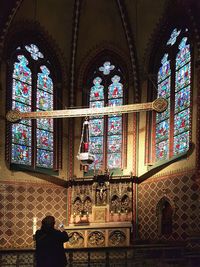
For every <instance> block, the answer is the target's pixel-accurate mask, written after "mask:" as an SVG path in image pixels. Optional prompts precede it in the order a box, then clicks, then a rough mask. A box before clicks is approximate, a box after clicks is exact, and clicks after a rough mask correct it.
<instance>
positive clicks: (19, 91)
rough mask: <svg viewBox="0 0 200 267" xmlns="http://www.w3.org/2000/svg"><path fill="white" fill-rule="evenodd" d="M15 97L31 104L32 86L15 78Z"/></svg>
mask: <svg viewBox="0 0 200 267" xmlns="http://www.w3.org/2000/svg"><path fill="white" fill-rule="evenodd" d="M12 90H13V97H12V98H13V99H15V100H16V101H19V102H22V103H24V104H26V105H31V86H30V85H28V84H26V83H23V82H20V81H17V80H15V79H13V88H12Z"/></svg>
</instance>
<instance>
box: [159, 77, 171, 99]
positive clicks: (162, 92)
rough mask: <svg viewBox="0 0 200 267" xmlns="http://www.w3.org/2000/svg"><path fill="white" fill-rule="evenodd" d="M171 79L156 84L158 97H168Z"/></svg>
mask: <svg viewBox="0 0 200 267" xmlns="http://www.w3.org/2000/svg"><path fill="white" fill-rule="evenodd" d="M170 85H171V77H168V78H167V79H165V80H164V81H162V82H161V83H159V84H158V97H163V98H168V97H169V96H170Z"/></svg>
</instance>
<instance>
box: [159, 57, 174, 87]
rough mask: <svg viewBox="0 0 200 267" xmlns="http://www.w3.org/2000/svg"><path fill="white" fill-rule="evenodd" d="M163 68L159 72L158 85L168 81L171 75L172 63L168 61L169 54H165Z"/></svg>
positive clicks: (162, 61)
mask: <svg viewBox="0 0 200 267" xmlns="http://www.w3.org/2000/svg"><path fill="white" fill-rule="evenodd" d="M161 63H162V66H161V67H160V69H159V71H158V83H160V82H161V81H163V80H164V79H166V78H167V77H168V76H169V75H170V74H171V69H170V61H169V60H168V54H165V55H164V56H163V58H162V60H161Z"/></svg>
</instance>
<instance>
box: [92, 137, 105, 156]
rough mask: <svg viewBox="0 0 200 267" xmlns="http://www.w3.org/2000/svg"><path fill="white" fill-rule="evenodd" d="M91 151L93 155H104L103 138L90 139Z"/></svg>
mask: <svg viewBox="0 0 200 267" xmlns="http://www.w3.org/2000/svg"><path fill="white" fill-rule="evenodd" d="M90 151H91V152H92V154H99V153H103V136H98V137H90Z"/></svg>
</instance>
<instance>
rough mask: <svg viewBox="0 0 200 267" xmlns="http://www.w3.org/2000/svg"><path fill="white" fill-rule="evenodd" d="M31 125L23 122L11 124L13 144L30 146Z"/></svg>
mask: <svg viewBox="0 0 200 267" xmlns="http://www.w3.org/2000/svg"><path fill="white" fill-rule="evenodd" d="M31 130H32V129H31V127H28V126H26V125H23V124H13V125H12V142H13V143H15V144H20V145H25V146H31V133H32V131H31Z"/></svg>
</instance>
